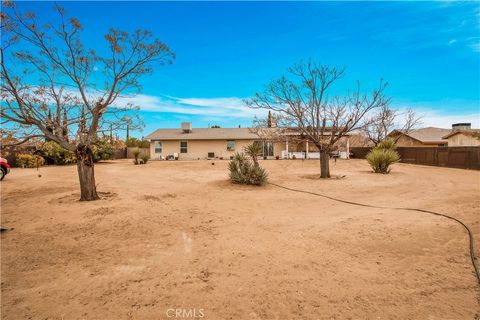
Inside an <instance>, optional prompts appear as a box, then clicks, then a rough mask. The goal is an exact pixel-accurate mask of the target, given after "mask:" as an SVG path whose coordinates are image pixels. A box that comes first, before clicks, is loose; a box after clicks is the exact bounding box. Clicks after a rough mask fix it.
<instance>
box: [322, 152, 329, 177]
mask: <svg viewBox="0 0 480 320" xmlns="http://www.w3.org/2000/svg"><path fill="white" fill-rule="evenodd" d="M329 158H330V152H329V151H328V150H322V151H320V178H321V179H322V178H330V162H329V161H330V159H329Z"/></svg>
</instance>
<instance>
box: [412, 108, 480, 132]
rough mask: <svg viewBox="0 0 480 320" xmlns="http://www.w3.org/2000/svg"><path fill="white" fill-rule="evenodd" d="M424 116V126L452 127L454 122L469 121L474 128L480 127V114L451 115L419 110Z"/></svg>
mask: <svg viewBox="0 0 480 320" xmlns="http://www.w3.org/2000/svg"><path fill="white" fill-rule="evenodd" d="M419 114H420V115H421V116H422V127H439V128H451V127H452V124H453V123H459V122H468V123H471V124H472V128H480V114H478V113H477V114H474V113H473V114H463V115H451V114H441V113H436V112H434V111H423V112H419Z"/></svg>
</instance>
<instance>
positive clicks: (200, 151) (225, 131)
mask: <svg viewBox="0 0 480 320" xmlns="http://www.w3.org/2000/svg"><path fill="white" fill-rule="evenodd" d="M268 130H272V131H273V130H277V131H278V129H277V128H262V132H263V133H265V131H268ZM267 133H268V132H267ZM266 136H268V134H266V135H259V134H258V133H257V132H255V130H252V129H249V128H192V124H191V123H190V122H184V123H182V126H181V128H178V129H158V130H155V131H154V132H152V133H151V134H149V135H148V136H146V137H145V138H146V139H148V140H150V158H151V159H165V158H172V157H174V158H178V159H181V160H200V159H221V158H223V159H230V157H232V156H233V155H234V154H235V152H241V151H243V149H244V148H245V147H246V146H247V145H249V144H251V143H254V142H256V143H259V144H261V146H262V155H261V156H262V157H267V158H270V159H272V158H275V157H279V158H292V157H295V158H299V157H306V158H318V157H319V153H318V150H317V149H316V148H315V146H312V144H311V143H310V145H309V143H308V141H307V140H306V139H305V138H303V137H302V135H301V134H298V132H297V133H296V132H295V131H294V130H289V131H288V133H282V134H281V136H278V135H276V137H275V139H270V138H267V137H266ZM341 142H342V143H340V142H339V147H338V149H339V151H342V150H343V151H344V153H343V154H344V155H346V157H348V150H349V137H348V136H347V137H344V138H342V139H341Z"/></svg>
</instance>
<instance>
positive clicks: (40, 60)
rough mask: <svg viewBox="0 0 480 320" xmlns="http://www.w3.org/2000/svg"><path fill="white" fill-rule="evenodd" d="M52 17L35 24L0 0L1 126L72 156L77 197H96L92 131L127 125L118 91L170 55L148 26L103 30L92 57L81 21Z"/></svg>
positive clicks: (134, 85) (129, 91) (131, 88)
mask: <svg viewBox="0 0 480 320" xmlns="http://www.w3.org/2000/svg"><path fill="white" fill-rule="evenodd" d="M54 11H55V12H56V15H54V16H56V17H57V21H56V22H55V23H49V24H46V25H41V24H40V22H39V20H38V19H37V17H36V15H35V14H34V13H31V12H22V11H21V10H19V9H18V8H17V7H16V5H14V4H13V3H12V2H3V8H2V13H1V18H2V21H1V31H2V47H1V52H0V54H1V70H0V72H1V96H2V101H3V102H2V109H1V111H0V115H1V117H2V122H3V123H2V124H4V125H5V124H6V125H7V126H10V127H13V126H14V125H16V126H17V128H16V129H17V130H21V131H22V132H23V137H22V140H25V141H26V140H28V139H30V138H34V137H45V138H47V139H50V140H53V141H55V142H57V143H58V144H60V145H61V146H62V147H63V148H65V149H67V150H70V151H72V152H74V153H75V155H76V158H77V169H78V175H79V180H80V190H81V197H80V199H81V200H95V199H98V195H97V191H96V186H95V176H94V167H93V157H92V149H91V146H92V144H93V143H94V141H95V139H96V137H97V133H98V132H99V131H102V130H110V128H111V129H112V130H115V129H118V128H120V127H123V126H126V125H129V124H130V128H131V127H132V125H131V121H132V117H131V116H129V115H130V113H129V111H131V110H132V109H134V108H135V106H134V105H133V104H132V103H126V104H124V105H118V104H116V103H115V102H116V101H117V98H119V97H120V95H121V94H124V95H128V96H132V95H135V94H136V93H138V92H139V91H140V89H141V87H140V84H139V82H138V80H139V78H140V77H141V76H142V75H144V74H147V73H150V72H151V71H152V63H154V62H157V63H160V64H165V63H171V62H172V61H173V59H174V54H173V53H172V52H171V51H170V49H169V48H168V47H167V46H166V45H165V44H164V43H162V42H160V41H159V40H157V39H152V35H151V33H150V32H148V31H142V30H137V31H135V32H133V33H131V34H128V33H126V32H122V31H119V30H117V29H110V30H109V32H108V33H107V34H106V35H105V36H104V38H105V40H106V42H105V44H106V46H105V47H106V48H101V50H100V51H102V52H107V54H106V55H98V54H97V53H96V52H95V51H94V50H92V49H87V48H85V46H84V45H83V43H82V41H81V37H80V35H81V31H82V26H81V24H80V22H79V21H78V20H77V19H76V18H72V17H70V18H69V17H67V16H66V14H65V11H64V9H63V8H62V7H59V6H55V7H54Z"/></svg>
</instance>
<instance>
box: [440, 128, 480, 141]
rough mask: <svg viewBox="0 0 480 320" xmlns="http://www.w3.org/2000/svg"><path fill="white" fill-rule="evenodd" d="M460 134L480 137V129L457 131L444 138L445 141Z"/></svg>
mask: <svg viewBox="0 0 480 320" xmlns="http://www.w3.org/2000/svg"><path fill="white" fill-rule="evenodd" d="M458 133H462V134H464V135H467V136H473V137H480V129H468V130H455V131H452V132H450V133H449V134H447V135H446V136H443V139H448V138H450V137H452V136H454V135H456V134H458Z"/></svg>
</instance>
